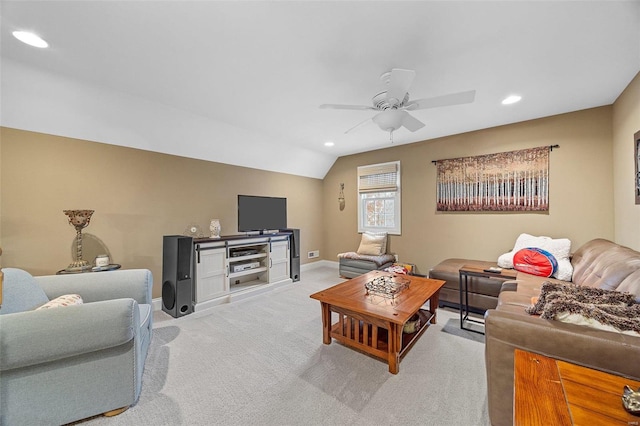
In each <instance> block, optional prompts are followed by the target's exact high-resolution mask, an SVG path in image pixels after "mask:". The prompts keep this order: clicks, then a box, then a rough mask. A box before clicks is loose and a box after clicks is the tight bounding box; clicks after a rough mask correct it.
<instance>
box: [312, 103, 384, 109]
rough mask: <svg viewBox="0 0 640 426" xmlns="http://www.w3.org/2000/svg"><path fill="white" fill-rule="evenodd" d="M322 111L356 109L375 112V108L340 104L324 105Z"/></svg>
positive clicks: (321, 106)
mask: <svg viewBox="0 0 640 426" xmlns="http://www.w3.org/2000/svg"><path fill="white" fill-rule="evenodd" d="M320 108H321V109H355V110H370V109H372V110H375V108H373V107H370V106H366V105H340V104H322V105H320Z"/></svg>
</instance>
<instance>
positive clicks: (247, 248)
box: [193, 234, 293, 311]
mask: <svg viewBox="0 0 640 426" xmlns="http://www.w3.org/2000/svg"><path fill="white" fill-rule="evenodd" d="M289 247H290V245H289V235H288V234H278V235H271V236H247V237H222V238H220V239H216V240H213V239H206V238H202V239H197V240H194V250H195V260H196V261H195V268H194V269H195V284H194V287H195V290H194V301H193V302H194V310H195V311H201V310H202V309H205V308H207V307H212V306H215V305H219V304H221V303H229V302H231V301H232V300H233V299H240V298H243V297H248V296H251V295H253V294H256V292H260V291H267V290H269V289H271V288H273V287H277V286H280V285H286V284H290V283H292V282H293V281H292V280H291V278H290V261H291V260H290V250H289Z"/></svg>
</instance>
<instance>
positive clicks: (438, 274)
mask: <svg viewBox="0 0 640 426" xmlns="http://www.w3.org/2000/svg"><path fill="white" fill-rule="evenodd" d="M464 265H471V266H477V267H480V268H482V269H485V268H489V267H491V266H496V262H488V261H484V260H470V259H457V258H454V259H446V260H443V261H442V262H440V263H439V264H438V265H436V266H434V267H433V268H431V269H430V270H429V278H433V279H436V280H443V281H444V282H445V283H444V286H443V287H442V288H441V289H440V301H439V305H440V307H442V306H449V307H453V308H456V309H457V308H458V306H459V304H460V285H459V279H460V273H459V271H460V268H462V267H463V266H464ZM501 286H502V281H501V280H496V279H492V278H480V277H469V279H468V283H467V288H468V289H469V310H470V311H473V312H478V313H484V312H485V311H486V310H487V309H494V308H495V307H496V306H498V295H500V290H501Z"/></svg>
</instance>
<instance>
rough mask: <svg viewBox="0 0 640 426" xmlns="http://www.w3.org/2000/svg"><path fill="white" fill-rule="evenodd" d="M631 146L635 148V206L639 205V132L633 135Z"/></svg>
mask: <svg viewBox="0 0 640 426" xmlns="http://www.w3.org/2000/svg"><path fill="white" fill-rule="evenodd" d="M633 146H634V147H635V156H634V157H633V158H634V163H635V164H636V174H635V176H634V181H635V182H634V185H633V187H634V188H635V193H636V204H640V131H638V132H637V133H636V134H635V135H633Z"/></svg>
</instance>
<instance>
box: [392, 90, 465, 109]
mask: <svg viewBox="0 0 640 426" xmlns="http://www.w3.org/2000/svg"><path fill="white" fill-rule="evenodd" d="M475 97H476V91H475V90H469V91H467V92H459V93H450V94H448V95H442V96H436V97H435V98H426V99H416V100H414V101H411V102H409V103H407V105H406V106H405V107H404V108H403V109H405V110H407V111H416V110H418V109H427V108H437V107H443V106H449V105H460V104H469V103H471V102H473V100H474V99H475Z"/></svg>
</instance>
